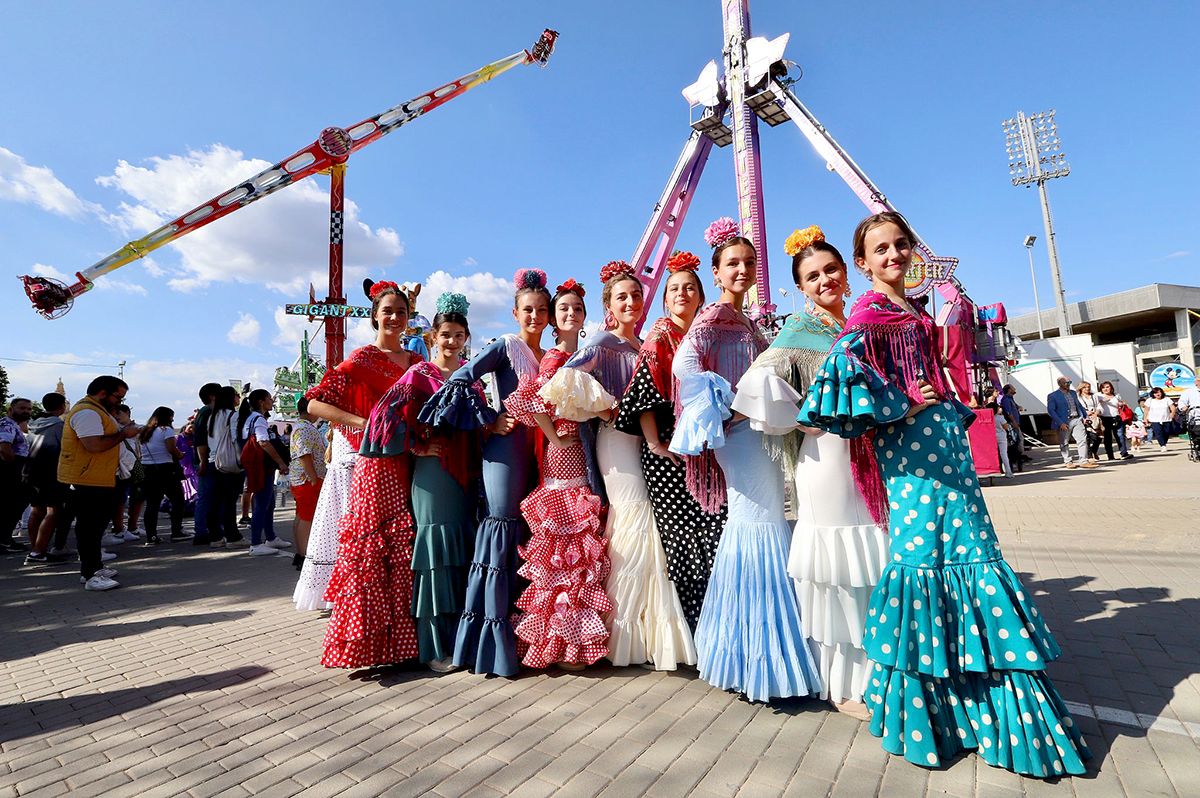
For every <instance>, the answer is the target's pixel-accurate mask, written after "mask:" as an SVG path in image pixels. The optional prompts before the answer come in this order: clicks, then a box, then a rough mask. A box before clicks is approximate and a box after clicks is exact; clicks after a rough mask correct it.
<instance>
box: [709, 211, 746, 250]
mask: <svg viewBox="0 0 1200 798" xmlns="http://www.w3.org/2000/svg"><path fill="white" fill-rule="evenodd" d="M741 233H742V231H741V228H739V227H738V223H737V222H735V221H734V220H733V219H730V218H729V217H728V216H722V217H721V218H720V219H717V220H716V221H715V222H713V223H712V224H710V225H709V226H708V229H707V230H705V231H704V240H705V242H706V243H707V244H708V245H709V246H710V247H712V248H713V249H716V248H717V247H719V246H721V245H722V244H724V243H725V242H726V241H728V240H729V239H731V238H736V237H737V236H739V235H741Z"/></svg>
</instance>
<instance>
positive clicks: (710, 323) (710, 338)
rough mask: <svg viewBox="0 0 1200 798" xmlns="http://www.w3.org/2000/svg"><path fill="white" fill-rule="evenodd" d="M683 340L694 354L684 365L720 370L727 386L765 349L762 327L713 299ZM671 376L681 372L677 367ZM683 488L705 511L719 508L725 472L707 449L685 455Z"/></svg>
mask: <svg viewBox="0 0 1200 798" xmlns="http://www.w3.org/2000/svg"><path fill="white" fill-rule="evenodd" d="M684 340H685V341H686V342H688V343H690V345H691V348H692V350H693V351H694V353H695V355H696V356H698V362H694V361H695V358H692V357H685V358H683V361H682V362H681V361H680V360H679V359H677V360H676V362H677V363H680V364H681V365H682V366H683V367H684V368H687V369H695V370H698V371H711V372H713V373H714V374H720V375H721V376H722V377H724V378H725V379H726V380H727V381H728V382H729V384H730V385H731V386H736V385H737V384H738V380H740V379H741V378H742V375H743V374H745V373H746V370H747V369H749V368H750V364H751V363H753V362H754V359H755V358H757V357H758V356H759V355H761V354H762V353H763V352H764V351H766V349H767V345H768V344H767V339H766V338H765V337H764V336H763V334H762V331H761V330H760V329H759V328H758V327H757V326H755V325H754V323H753V322H751V321H750V320H749V319H747V318H746V317H745V316H744V315H743V314H741V313H738V312H737V311H736V310H734V309H733V307H732V306H731V305H727V304H722V303H716V304H713V305H709V306H708V307H707V308H705V309H704V310H702V311H700V313H699V314H697V316H696V320H695V321H693V322H692V326H691V328H690V329H689V330H688V332H687V335H686V336H685V337H684ZM675 376H676V377H679V376H681V375H680V373H679V371H676V372H675ZM679 413H680V407H679V392H678V391H675V415H676V418H678V416H679ZM684 461H685V464H686V467H687V488H688V493H690V494H692V498H694V499H695V500H696V501H697V503H699V505H700V506H701V508H703V510H704V511H705V512H706V513H717V512H720V509H721V506H722V505H723V504H725V500H726V497H725V475H724V473H722V471H721V466H720V464H718V463H717V458H716V455H714V454H713V452H712V450H711V449H705V450H704V453H703V454H700V455H695V456H685V457H684Z"/></svg>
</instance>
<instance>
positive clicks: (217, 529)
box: [196, 385, 250, 548]
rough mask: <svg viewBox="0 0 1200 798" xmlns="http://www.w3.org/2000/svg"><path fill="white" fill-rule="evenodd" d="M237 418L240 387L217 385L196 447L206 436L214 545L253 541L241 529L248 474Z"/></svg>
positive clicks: (198, 431) (211, 540) (210, 529)
mask: <svg viewBox="0 0 1200 798" xmlns="http://www.w3.org/2000/svg"><path fill="white" fill-rule="evenodd" d="M237 418H238V412H237V391H235V390H234V389H233V388H231V387H230V386H228V385H226V386H223V387H220V388H218V389H217V393H216V398H215V399H214V400H213V406H212V412H211V413H209V414H206V416H205V420H204V426H203V427H201V426H199V425H197V428H196V440H197V444H196V448H197V449H199V448H200V444H199V441H200V440H201V439H203V440H204V442H205V447H204V448H205V451H206V452H207V457H208V463H207V465H206V468H207V469H210V470H211V471H212V477H213V481H212V491H213V494H212V499H211V503H212V510H211V512H210V513H209V515H208V538H209V545H210V546H212V547H213V548H242V547H245V546H248V545H250V544H249V543H248V542H247V540H246V538H245V537H243V536H242V533H241V532H240V531H238V515H237V504H238V497H239V496H240V495H241V493H242V483H243V481H244V479H245V476H244V474H243V473H242V464H241V459H240V458H241V454H240V452H239V451H238V447H237ZM197 512H199V511H197Z"/></svg>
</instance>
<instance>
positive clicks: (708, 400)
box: [670, 304, 820, 701]
mask: <svg viewBox="0 0 1200 798" xmlns="http://www.w3.org/2000/svg"><path fill="white" fill-rule="evenodd" d="M766 346H767V344H766V340H765V339H764V338H763V336H762V333H761V332H760V331H759V330H758V329H757V328H756V327H755V326H754V325H753V324H752V323H751V322H749V321H748V320H747V319H746V318H745V316H743V315H742V314H740V313H738V312H737V311H735V310H734V309H733V308H732V307H730V306H729V305H725V304H717V305H712V306H710V307H708V308H706V309H705V310H703V311H702V312H701V313H700V315H698V316H697V317H696V320H695V322H693V324H692V328H691V329H690V330H688V334H687V335H686V336H685V337H684V339H683V343H682V344H681V346H680V347H679V351H678V353H677V354H676V357H675V364H674V374H675V377H676V379H678V381H679V396H680V404H681V406H682V412H681V414H680V417H679V422H678V425H677V426H676V428H675V434H674V436H673V437H672V439H671V447H670V448H671V451H673V452H676V453H678V454H683V455H687V468H688V489H689V490H690V491H692V495H693V496H695V497H696V499H697V500H698V501H700V502H701V503H702V505H703V504H704V503H705V502H707V503H708V504H709V506H710V507H711V506H712V505H714V504H715V505H718V506H719V503H720V502H721V501H722V499H723V498H724V497H727V500H728V505H729V508H728V513H729V515H728V518H727V520H726V522H725V529H724V531H723V532H722V535H721V542H720V544H719V545H718V546H717V552H716V558H715V561H714V564H713V572H712V577H711V578H710V579H709V583H708V593H707V595H706V596H705V598H704V607H703V609H702V610H701V612H700V622H699V624H698V625H697V627H696V648H697V651H698V654H699V670H700V678H701V679H703V680H704V681H706V682H708V683H709V684H711V685H713V686H715V687H719V688H721V689H723V690H735V691H737V692H740V693H743V694H744V695H745V696H746V697H747V698H748V699H750V700H751V701H769V700H770V699H771V698H776V697H788V696H804V695H809V694H811V693H813V692H815V691H817V690H818V689H820V681H819V676H818V674H817V666H816V664H815V663H814V662H813V658H812V654H811V652H810V651H809V648H808V644H807V641H806V640H805V638H804V630H803V627H802V624H801V620H800V610H799V607H798V605H797V603H796V594H795V591H794V589H793V588H792V584H791V580H790V579H789V578H788V573H787V560H788V548H789V545H790V543H791V534H792V532H791V529H790V527H789V526H788V523H787V520H786V519H785V518H784V515H783V507H784V480H783V472H782V471H781V470H780V468H779V466H778V465H777V464H776V463H775V462H774V461H773V460H772V459H771V457H770V455H768V454H767V452H766V450H765V448H764V446H763V435H764V434H765V433H764V432H763V431H762V430H764V429H766V430H768V431H769V432H772V433H773V432H774V431H775V430H773V429H772V428H771V427H770V426H769V423H770V421H771V419H770V418H769V417H768V414H767V412H766V411H767V410H768V409H769V408H765V407H763V406H762V404H761V403H760V402H758V401H757V399H756V397H750V398H749V400H745V401H743V402H741V403H740V404H735V403H734V389H733V388H732V387H731V385H732V383H735V382H738V381H739V380H743V379H744V377H743V375H744V374H745V373H746V372H747V370H748V369H749V368H750V366H751V363H752V362H753V361H754V359H755V358H756V357H757V356H758V355H759V354H760V353H761V352H762V351H763V350H765V349H766ZM745 375H746V376H750V377H751V379H753V377H752V376H751V375H748V374H745ZM731 405H732V406H733V407H734V408H736V409H737V410H738V412H741V413H743V414H744V415H746V416H747V419H743V420H741V421H739V422H736V423H733V424H732V425H731V426H729V427H728V429H727V428H726V426H725V425H726V421H727V420H728V419H730V418H731V416H732V412H731V409H730V408H731Z"/></svg>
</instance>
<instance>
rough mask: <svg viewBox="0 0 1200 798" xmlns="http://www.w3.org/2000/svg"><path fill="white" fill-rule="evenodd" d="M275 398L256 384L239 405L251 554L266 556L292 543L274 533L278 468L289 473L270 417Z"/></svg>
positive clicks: (283, 449) (284, 450)
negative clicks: (247, 492)
mask: <svg viewBox="0 0 1200 798" xmlns="http://www.w3.org/2000/svg"><path fill="white" fill-rule="evenodd" d="M274 406H275V400H274V399H273V398H272V397H271V392H270V391H268V390H267V389H265V388H257V389H255V390H253V391H251V392H250V395H249V396H247V397H246V398H245V399H243V400H242V406H241V407H240V408H238V422H237V424H238V426H237V430H238V442H239V443H240V444H241V446H242V468H243V469H245V471H246V490H247V491H249V492H250V494H251V496H252V498H251V500H250V513H251V514H250V554H251V555H253V556H267V555H273V554H277V553H278V550H279V549H286V548H288V547H290V546H291V545H292V542H291V541H290V540H284V539H283V538H280V537H276V536H275V471H276V470H278V471H279V473H281V474H283V475H284V476H287V474H288V461H287V456H288V455H287V454H286V453H287V451H288V450H287V447H286V445H285V444H284V443H283V442H282V441H281V440H280V439H279V434H278V433H277V432H275V431H274V430H273V429H272V428H271V425H270V424H268V423H267V418H268V417H269V416H270V414H271V408H273V407H274Z"/></svg>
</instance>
